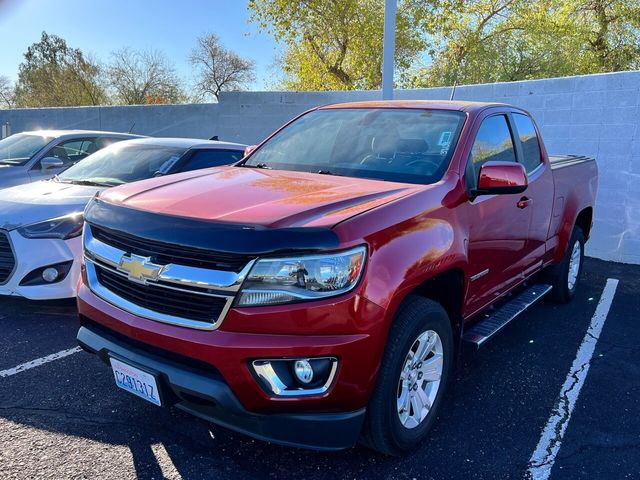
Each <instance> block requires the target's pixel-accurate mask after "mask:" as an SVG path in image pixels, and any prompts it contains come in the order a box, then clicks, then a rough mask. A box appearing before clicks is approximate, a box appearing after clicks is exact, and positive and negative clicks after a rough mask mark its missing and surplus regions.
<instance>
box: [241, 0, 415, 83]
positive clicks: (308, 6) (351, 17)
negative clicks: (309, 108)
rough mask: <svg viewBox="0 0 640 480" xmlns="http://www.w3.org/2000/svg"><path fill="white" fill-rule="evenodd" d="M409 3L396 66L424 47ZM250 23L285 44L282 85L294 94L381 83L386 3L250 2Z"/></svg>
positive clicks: (400, 20)
mask: <svg viewBox="0 0 640 480" xmlns="http://www.w3.org/2000/svg"><path fill="white" fill-rule="evenodd" d="M410 7H411V1H409V0H400V1H399V6H398V15H397V20H396V55H395V67H396V70H397V71H398V72H399V73H400V74H402V72H403V71H405V70H406V69H408V68H409V67H410V66H411V65H412V63H413V62H414V60H415V59H416V57H417V55H418V54H419V53H420V52H421V51H422V50H423V49H424V46H425V43H424V41H425V38H424V36H423V35H421V34H420V33H418V31H417V30H416V28H417V24H416V22H415V21H414V18H413V15H412V11H413V9H412V8H410ZM249 9H250V10H251V12H252V16H251V19H252V20H253V21H254V22H257V23H258V25H259V27H260V28H261V29H262V30H263V31H267V32H269V33H271V34H272V35H273V36H274V38H275V39H276V40H277V41H279V42H282V43H283V44H284V47H285V49H284V52H283V54H282V57H281V59H280V63H281V68H282V71H283V73H284V79H283V82H282V86H283V87H285V88H287V89H292V90H334V89H336V90H353V89H375V88H380V86H381V84H382V74H381V70H382V37H383V35H382V34H383V23H384V0H250V1H249Z"/></svg>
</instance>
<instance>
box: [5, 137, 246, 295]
mask: <svg viewBox="0 0 640 480" xmlns="http://www.w3.org/2000/svg"><path fill="white" fill-rule="evenodd" d="M245 147H246V145H241V144H237V143H226V142H217V141H208V140H197V139H178V138H172V139H168V138H145V139H139V140H127V141H123V142H119V143H117V144H114V145H112V146H110V147H107V148H105V149H103V150H100V151H99V152H97V153H94V154H93V155H91V156H89V157H87V158H86V159H85V160H83V161H82V162H80V163H78V164H77V165H74V166H73V167H71V168H69V169H68V170H66V171H65V172H63V173H61V174H60V175H58V176H56V177H55V178H53V179H52V180H48V181H40V182H35V183H32V184H29V185H21V186H18V187H14V188H8V189H5V190H0V295H15V296H22V297H26V298H30V299H40V300H44V299H55V298H68V297H74V296H75V294H76V288H77V281H78V277H79V273H80V257H81V255H82V239H81V234H82V226H83V215H82V213H83V211H84V208H85V206H86V204H87V203H88V202H89V200H91V198H92V197H93V196H94V195H95V194H96V193H98V192H100V191H101V190H104V189H105V188H108V187H111V186H115V185H121V184H123V183H128V182H133V181H137V180H143V179H146V178H151V177H153V176H158V175H167V174H172V173H177V172H186V171H190V170H197V169H201V168H207V167H214V166H219V165H226V164H229V163H233V162H235V161H238V160H240V159H241V158H242V156H243V154H244V150H245Z"/></svg>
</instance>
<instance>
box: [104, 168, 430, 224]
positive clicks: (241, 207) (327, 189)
mask: <svg viewBox="0 0 640 480" xmlns="http://www.w3.org/2000/svg"><path fill="white" fill-rule="evenodd" d="M421 188H424V186H418V185H411V184H403V183H392V182H384V181H379V180H363V179H359V178H350V177H338V176H329V175H320V174H315V173H302V172H290V171H282V170H266V169H255V168H243V167H220V168H215V169H209V170H205V171H200V172H189V173H185V174H178V175H171V176H167V177H160V178H154V179H150V180H143V181H141V182H136V183H133V184H128V185H123V186H120V187H116V188H113V189H110V190H109V191H107V192H106V193H105V194H104V195H102V196H101V199H102V200H104V201H106V202H108V203H112V204H114V205H119V206H124V207H130V208H134V209H137V210H144V211H149V212H153V213H159V214H166V215H172V216H178V217H188V218H195V219H199V220H209V221H219V222H224V223H234V224H244V225H255V226H262V227H267V228H298V227H331V226H333V225H335V224H337V223H339V222H341V221H343V220H345V219H347V218H349V217H352V216H354V215H357V214H359V213H362V212H364V211H366V210H369V209H371V208H374V207H377V206H380V205H382V204H384V203H387V202H390V201H392V200H395V199H397V198H400V197H403V196H406V195H408V194H410V193H413V192H415V191H417V190H419V189H421Z"/></svg>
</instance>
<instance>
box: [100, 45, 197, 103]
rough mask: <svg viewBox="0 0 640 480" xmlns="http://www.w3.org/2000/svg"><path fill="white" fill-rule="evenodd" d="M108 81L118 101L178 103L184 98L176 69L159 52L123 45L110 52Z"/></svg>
mask: <svg viewBox="0 0 640 480" xmlns="http://www.w3.org/2000/svg"><path fill="white" fill-rule="evenodd" d="M107 75H108V83H109V86H110V88H111V90H112V92H113V96H114V98H115V100H116V101H117V102H118V103H121V104H125V105H140V104H148V103H178V102H180V101H182V100H183V99H184V93H183V91H182V88H181V82H180V79H179V78H178V76H177V75H176V71H175V68H174V67H173V65H172V64H171V63H170V62H169V60H168V59H167V58H166V57H165V56H164V55H163V54H162V53H161V52H159V51H155V50H144V51H136V50H131V49H130V48H124V49H122V50H118V51H116V52H113V53H112V54H111V63H110V64H109V66H108V68H107Z"/></svg>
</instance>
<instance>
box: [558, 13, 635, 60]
mask: <svg viewBox="0 0 640 480" xmlns="http://www.w3.org/2000/svg"><path fill="white" fill-rule="evenodd" d="M565 8H567V9H569V10H570V11H571V12H572V13H574V15H573V17H572V18H573V19H574V20H575V24H576V32H575V34H576V36H578V37H579V38H581V39H583V41H584V44H585V47H586V52H585V54H586V55H587V56H590V57H591V59H592V62H593V64H594V65H595V67H594V70H596V71H599V72H616V71H621V70H632V69H637V68H639V67H640V2H638V0H572V1H569V2H566V4H565Z"/></svg>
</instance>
